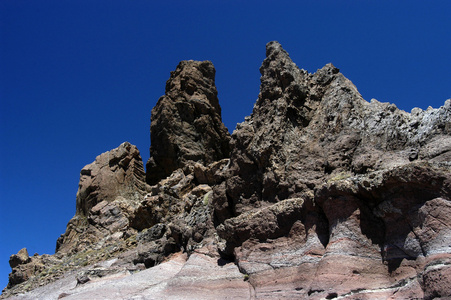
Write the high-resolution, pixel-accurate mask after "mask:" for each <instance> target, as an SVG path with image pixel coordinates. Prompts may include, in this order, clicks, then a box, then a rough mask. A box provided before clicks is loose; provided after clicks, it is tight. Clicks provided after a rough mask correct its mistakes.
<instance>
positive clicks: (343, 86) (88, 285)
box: [3, 42, 451, 299]
mask: <svg viewBox="0 0 451 300" xmlns="http://www.w3.org/2000/svg"><path fill="white" fill-rule="evenodd" d="M260 71H261V74H262V76H261V87H260V93H259V95H258V100H257V102H256V104H255V106H254V110H253V112H252V114H251V116H249V117H246V119H245V121H244V122H243V123H241V124H238V125H237V128H236V130H235V131H234V132H233V134H232V136H231V137H230V136H229V135H228V133H227V130H226V128H225V127H224V125H223V124H222V121H221V109H220V106H219V102H218V98H217V91H216V87H215V85H214V74H215V71H214V68H213V66H212V64H211V63H210V62H194V61H184V62H181V63H180V64H179V65H178V66H177V68H176V70H175V71H174V72H172V73H171V77H170V79H169V80H168V82H167V84H166V93H165V96H163V97H161V98H160V99H159V101H158V103H157V105H156V107H155V108H154V109H153V110H152V117H151V120H152V122H151V140H152V145H151V148H150V152H151V158H150V160H149V161H148V163H147V173H146V175H144V170H143V166H142V162H141V158H140V156H139V152H138V151H137V149H136V147H134V146H132V145H130V144H128V143H124V144H122V145H121V146H120V147H119V148H117V149H115V150H112V151H110V152H107V153H104V154H102V155H101V156H99V157H98V158H97V159H96V161H95V162H94V163H93V164H91V165H88V166H86V167H85V168H83V170H82V172H81V177H80V186H79V191H78V193H77V213H76V215H75V217H74V218H73V219H72V220H71V221H70V222H69V225H68V229H67V230H66V233H65V234H64V235H63V236H62V237H61V238H60V239H59V240H58V245H57V253H56V254H55V255H53V256H49V255H43V256H39V255H34V256H33V257H29V256H28V253H26V250H21V251H20V252H19V253H18V254H17V255H13V256H12V257H11V260H10V264H11V267H12V269H13V272H12V273H11V275H10V284H9V285H8V289H6V290H5V292H4V294H3V296H5V295H10V294H17V293H19V292H24V291H26V290H30V289H34V288H36V287H37V286H42V287H40V288H36V289H34V290H32V291H31V292H29V293H27V294H23V295H21V296H17V299H35V298H40V297H41V296H42V295H53V296H54V297H59V298H63V297H64V298H66V297H67V298H68V299H85V298H91V297H93V295H95V296H96V297H98V298H100V299H103V298H107V297H112V296H113V297H115V298H121V299H122V298H124V299H125V298H134V297H135V298H139V297H142V298H162V299H180V298H185V299H225V298H228V297H229V298H233V299H240V298H246V299H418V298H420V299H434V298H440V297H451V292H450V291H451V267H450V266H451V246H450V245H451V239H450V236H451V232H450V228H451V218H450V217H449V216H450V215H451V204H450V203H451V202H450V200H451V100H447V101H446V102H445V104H444V105H443V106H442V107H440V108H438V109H432V108H429V109H427V110H425V111H424V110H421V109H417V108H415V109H413V110H412V112H411V113H407V112H404V111H401V110H399V109H398V108H396V106H395V105H393V104H388V103H381V102H378V101H377V100H374V99H373V100H371V102H367V101H365V100H364V99H363V98H362V96H361V95H360V94H359V92H358V91H357V89H356V87H355V86H354V85H353V84H352V82H351V81H349V80H348V79H347V78H345V77H344V75H343V74H342V73H340V71H339V70H338V69H337V68H336V67H334V66H333V65H332V64H328V65H326V66H325V67H323V68H322V69H320V70H318V71H317V72H316V73H314V74H311V73H308V72H307V71H305V70H302V69H299V68H298V67H297V66H296V64H295V63H294V62H293V61H292V60H291V59H290V57H289V55H288V53H287V52H286V51H285V50H284V49H283V48H282V47H281V45H280V44H279V43H277V42H271V43H268V45H267V47H266V59H265V60H264V61H263V63H262V66H261V68H260ZM229 156H230V158H229ZM144 177H146V178H145V179H144ZM58 278H59V279H58ZM49 282H53V283H51V284H49V285H45V284H48V283H49ZM43 285H44V286H43ZM68 286H69V287H70V288H68Z"/></svg>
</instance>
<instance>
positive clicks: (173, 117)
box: [146, 60, 230, 184]
mask: <svg viewBox="0 0 451 300" xmlns="http://www.w3.org/2000/svg"><path fill="white" fill-rule="evenodd" d="M215 72H216V71H215V68H214V67H213V64H212V63H211V62H209V61H203V62H199V61H192V60H190V61H182V62H180V64H179V65H178V66H177V68H176V70H175V71H173V72H171V77H170V78H169V80H168V81H167V82H166V92H165V95H164V96H162V97H161V98H160V99H159V100H158V103H157V105H156V106H155V107H154V108H153V109H152V115H151V126H150V131H151V147H150V156H151V157H150V159H149V161H148V162H147V165H146V167H147V182H148V183H149V184H156V183H157V182H158V181H159V180H161V179H162V178H165V177H167V176H169V175H170V174H171V173H172V172H173V171H174V170H176V169H179V168H185V167H187V166H188V165H192V164H193V163H195V162H199V163H202V164H204V165H207V164H210V163H212V162H215V161H218V160H220V159H222V158H226V157H228V156H229V152H230V149H229V140H230V134H229V132H228V130H227V128H226V127H225V126H224V124H223V123H222V121H221V107H220V106H219V101H218V96H217V95H218V92H217V90H216V86H215Z"/></svg>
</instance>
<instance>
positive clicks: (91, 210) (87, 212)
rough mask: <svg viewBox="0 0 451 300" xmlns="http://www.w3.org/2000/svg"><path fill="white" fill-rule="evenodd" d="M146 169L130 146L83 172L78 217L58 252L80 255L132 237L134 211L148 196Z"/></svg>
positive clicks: (100, 158)
mask: <svg viewBox="0 0 451 300" xmlns="http://www.w3.org/2000/svg"><path fill="white" fill-rule="evenodd" d="M147 189H148V188H147V187H146V183H145V173H144V167H143V163H142V159H141V155H140V153H139V150H138V149H137V148H136V146H134V145H131V144H130V143H128V142H125V143H122V144H121V145H120V146H119V147H118V148H116V149H113V150H111V151H108V152H105V153H103V154H101V155H99V156H97V158H96V160H95V161H94V162H93V163H91V164H89V165H87V166H85V167H84V168H83V169H82V170H81V172H80V183H79V185H78V191H77V197H76V203H77V205H76V214H75V216H74V217H73V218H72V219H71V220H70V221H69V223H68V225H67V230H66V232H65V233H64V234H63V235H61V237H60V238H59V239H58V241H57V247H56V251H57V252H63V253H67V252H72V253H73V252H78V251H80V250H84V249H85V248H86V247H87V246H89V245H91V244H94V243H96V242H98V241H100V240H102V239H104V238H105V237H109V236H111V235H113V234H115V233H117V235H116V236H115V237H119V235H120V237H121V238H122V237H125V238H126V237H129V236H131V235H132V234H133V233H134V229H133V228H131V226H130V223H131V221H132V220H133V219H134V211H135V209H136V207H137V206H138V205H139V203H140V201H141V199H142V198H143V197H144V195H145V194H146V192H147Z"/></svg>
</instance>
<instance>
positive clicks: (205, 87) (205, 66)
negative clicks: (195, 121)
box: [165, 60, 221, 115]
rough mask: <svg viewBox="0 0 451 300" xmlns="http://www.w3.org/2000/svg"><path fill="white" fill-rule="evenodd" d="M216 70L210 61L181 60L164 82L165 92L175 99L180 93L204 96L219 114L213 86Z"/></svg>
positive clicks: (216, 93)
mask: <svg viewBox="0 0 451 300" xmlns="http://www.w3.org/2000/svg"><path fill="white" fill-rule="evenodd" d="M215 75H216V70H215V67H214V66H213V63H212V62H211V61H194V60H183V61H181V62H180V63H179V64H178V66H177V68H176V69H175V71H172V72H171V76H170V78H169V79H168V81H167V82H166V90H165V93H166V95H167V96H168V97H171V98H173V99H176V98H178V97H180V95H181V94H185V95H186V96H193V95H197V96H199V97H202V96H206V99H207V100H208V102H209V104H210V105H211V106H212V107H213V108H214V109H215V110H216V112H217V113H218V114H219V115H221V107H220V106H219V101H218V91H217V90H216V86H215Z"/></svg>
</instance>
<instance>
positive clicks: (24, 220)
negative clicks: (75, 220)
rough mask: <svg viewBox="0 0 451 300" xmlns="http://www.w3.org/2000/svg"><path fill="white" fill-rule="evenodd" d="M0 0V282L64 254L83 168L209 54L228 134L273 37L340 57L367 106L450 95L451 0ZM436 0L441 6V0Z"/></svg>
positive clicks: (303, 61) (302, 59) (295, 54)
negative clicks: (25, 266) (32, 262)
mask: <svg viewBox="0 0 451 300" xmlns="http://www.w3.org/2000/svg"><path fill="white" fill-rule="evenodd" d="M158 2H161V3H159V4H156V3H157V1H141V0H133V1H125V0H124V1H111V0H108V1H106V0H105V1H92V0H89V1H86V0H77V1H60V0H58V1H46V0H41V1H34V0H33V1H32V0H28V1H23V0H2V1H0V138H1V142H0V159H1V164H0V288H3V287H4V286H6V284H7V276H8V273H9V272H10V268H9V265H8V259H9V256H10V255H11V254H13V253H17V251H18V250H20V249H21V248H23V247H27V248H28V251H29V253H30V255H33V254H34V253H35V252H37V253H39V254H43V253H49V254H52V253H54V249H55V244H56V239H57V238H58V236H59V235H60V234H62V233H63V232H64V231H65V228H66V224H67V222H68V221H69V219H70V218H71V217H72V216H73V215H74V213H75V194H76V191H77V187H78V179H79V172H80V169H81V168H82V167H83V166H84V165H86V164H88V163H91V162H92V161H93V160H94V159H95V157H96V156H97V155H99V154H100V153H102V152H105V151H108V150H110V149H112V148H115V147H117V146H118V145H119V144H121V143H122V142H124V141H129V142H131V143H133V144H135V145H137V146H138V148H139V149H140V151H141V154H142V156H143V158H144V161H146V160H147V159H148V157H149V153H148V148H149V146H150V137H149V126H150V111H151V109H152V107H153V106H154V105H155V103H156V101H157V100H158V98H159V97H160V96H161V95H163V94H164V86H165V82H166V80H167V79H168V78H169V72H170V71H171V70H174V69H175V67H176V65H177V64H178V62H179V61H180V60H184V59H195V60H211V61H212V62H213V63H214V65H215V67H216V71H217V72H216V84H217V88H218V91H219V101H220V104H221V106H222V109H223V120H224V123H225V124H226V126H227V127H228V128H229V130H230V131H233V129H234V128H235V125H236V123H237V122H242V121H243V120H244V117H245V116H246V115H249V114H250V113H251V110H252V107H253V104H254V102H255V100H256V98H257V95H258V91H259V84H260V81H259V79H260V73H259V70H258V69H259V67H260V65H261V62H262V60H263V59H264V57H265V44H266V43H267V42H269V41H271V40H278V41H279V42H280V43H281V44H282V45H283V47H284V48H285V49H286V50H287V51H288V52H289V53H290V55H291V57H292V59H293V60H294V61H295V62H296V64H297V65H298V66H299V67H300V68H304V69H306V70H308V71H309V72H315V71H316V70H317V69H319V68H321V67H322V66H324V65H325V64H326V63H329V62H332V63H333V64H334V65H335V66H336V67H338V68H340V70H341V71H342V73H344V75H345V76H347V77H348V78H349V79H350V80H351V81H352V82H353V83H354V84H355V85H356V86H357V88H358V89H359V91H360V92H361V94H362V95H363V97H364V98H365V99H367V100H370V99H371V98H376V99H378V100H379V101H383V102H392V103H395V104H396V105H397V106H398V107H399V108H401V109H404V110H406V111H410V110H411V109H412V108H413V107H416V106H417V107H421V108H423V109H426V108H427V107H428V106H429V105H430V106H432V107H435V108H437V107H439V106H441V105H443V102H444V101H445V100H446V99H448V98H451V58H450V53H451V18H450V15H451V1H433V2H432V1H421V2H420V1H313V0H312V1H281V0H278V1H233V0H231V1H211V0H210V1H158ZM432 3H433V5H432Z"/></svg>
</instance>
